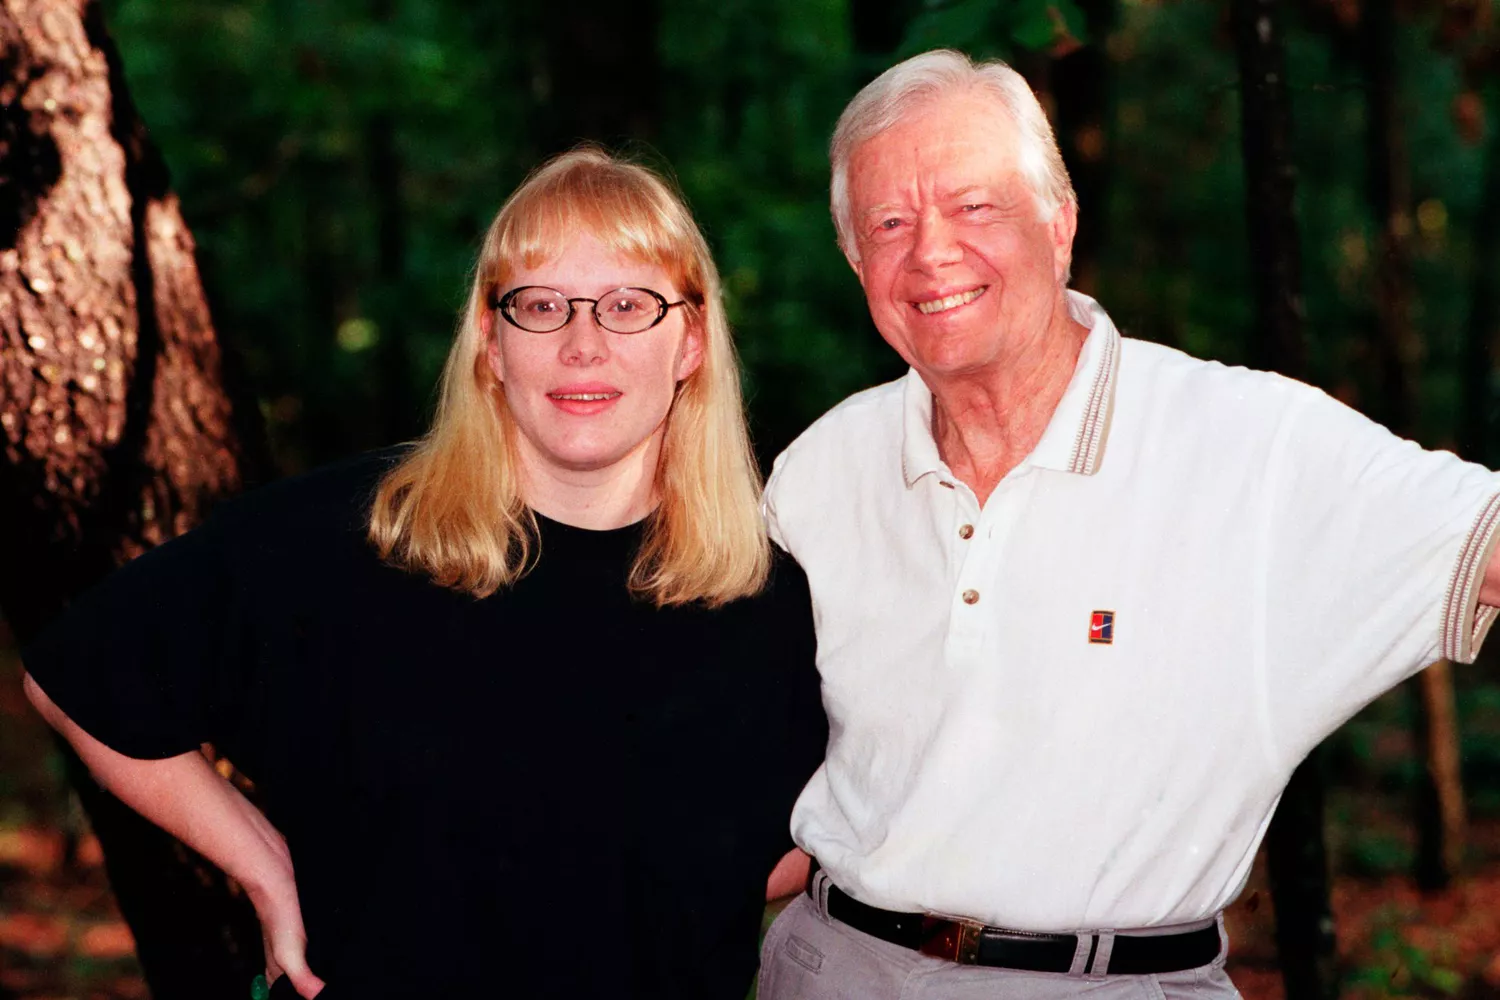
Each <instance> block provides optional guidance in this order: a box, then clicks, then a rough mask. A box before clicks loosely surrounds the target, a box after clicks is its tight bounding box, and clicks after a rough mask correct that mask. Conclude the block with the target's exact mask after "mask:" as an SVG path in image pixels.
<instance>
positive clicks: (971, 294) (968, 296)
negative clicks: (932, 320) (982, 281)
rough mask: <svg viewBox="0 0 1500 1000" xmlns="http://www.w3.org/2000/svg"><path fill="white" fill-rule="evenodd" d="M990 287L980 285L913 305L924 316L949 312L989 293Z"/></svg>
mask: <svg viewBox="0 0 1500 1000" xmlns="http://www.w3.org/2000/svg"><path fill="white" fill-rule="evenodd" d="M989 287H990V286H989V285H980V286H979V287H978V288H971V289H969V290H968V291H966V292H954V293H953V294H952V295H945V296H943V297H942V298H940V299H928V300H927V301H926V302H913V303H912V305H914V306H916V307H917V312H919V313H921V314H922V315H924V316H931V315H933V314H934V313H940V312H947V311H948V310H950V309H957V308H958V307H959V306H966V305H968V304H969V303H970V302H973V301H974V300H975V299H977V298H979V296H981V295H983V294H984V293H985V292H986V291H988V290H989Z"/></svg>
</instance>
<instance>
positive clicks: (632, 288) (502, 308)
mask: <svg viewBox="0 0 1500 1000" xmlns="http://www.w3.org/2000/svg"><path fill="white" fill-rule="evenodd" d="M531 288H543V289H546V290H547V291H549V292H556V293H557V294H558V296H560V297H561V298H562V300H563V301H564V302H566V303H567V304H568V315H567V318H565V319H564V320H563V321H562V322H561V323H559V324H558V325H557V326H555V327H553V328H552V329H550V330H528V329H526V327H524V326H522V325H521V324H520V323H518V322H516V319H515V317H514V316H512V315H511V314H510V310H509V309H507V308H506V307H507V306H509V305H510V304H511V302H513V301H515V298H516V296H517V295H519V294H521V293H522V292H524V291H526V290H528V289H531ZM616 292H645V293H646V294H647V295H649V296H651V297H652V298H653V299H655V300H656V305H657V312H656V319H654V320H652V321H651V323H650V325H649V326H643V327H641V328H640V329H639V330H631V331H629V332H628V333H627V332H625V331H622V330H615V329H612V328H611V327H608V326H605V324H604V319H603V318H602V317H601V316H600V315H599V303H600V302H601V301H602V300H604V299H607V298H609V297H610V296H611V295H613V294H615V293H616ZM575 302H590V303H592V304H593V305H592V308H590V309H589V312H590V313H592V314H593V316H594V322H595V323H596V324H598V326H599V329H601V330H607V331H608V332H610V333H614V334H618V335H619V336H621V337H634V336H635V335H636V334H639V333H645V332H646V331H647V330H654V329H656V328H657V327H658V326H660V325H661V324H662V321H663V320H665V319H666V318H667V314H668V313H670V312H671V311H672V310H673V309H676V308H677V307H678V306H685V305H690V304H691V303H690V302H689V300H687V299H678V300H677V301H676V302H668V301H667V297H666V296H665V295H663V294H662V293H661V292H658V291H657V290H656V289H654V288H641V287H639V286H636V285H621V286H620V287H619V288H612V289H610V290H609V291H607V292H605V293H604V294H603V295H601V296H599V298H597V299H591V298H589V297H588V296H586V295H578V296H574V297H572V298H569V297H568V296H567V295H566V294H564V293H563V291H562V289H560V288H553V287H552V286H551V285H518V286H517V287H515V288H512V289H511V290H510V291H508V292H506V293H505V294H504V295H503V296H502V295H500V291H499V289H494V290H492V291H491V292H490V308H491V309H494V310H496V311H497V312H499V313H500V316H501V317H502V318H503V319H504V320H505V322H507V323H509V324H510V325H511V326H513V327H515V328H516V329H517V330H520V331H522V332H524V333H531V334H535V335H537V336H539V337H540V336H545V335H547V334H549V333H556V332H557V331H558V330H561V329H564V328H565V327H566V326H567V325H568V324H569V323H571V322H573V317H574V315H576V314H577V312H578V310H577V309H575V308H574V307H573V303H575Z"/></svg>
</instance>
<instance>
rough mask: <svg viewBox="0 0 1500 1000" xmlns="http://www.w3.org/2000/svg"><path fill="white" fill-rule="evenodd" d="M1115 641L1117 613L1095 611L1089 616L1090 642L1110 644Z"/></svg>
mask: <svg viewBox="0 0 1500 1000" xmlns="http://www.w3.org/2000/svg"><path fill="white" fill-rule="evenodd" d="M1114 641H1115V613H1114V612H1113V611H1095V612H1094V613H1093V615H1092V616H1091V617H1090V618H1089V642H1097V643H1103V644H1105V645H1108V644H1109V643H1112V642H1114Z"/></svg>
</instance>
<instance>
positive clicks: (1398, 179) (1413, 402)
mask: <svg viewBox="0 0 1500 1000" xmlns="http://www.w3.org/2000/svg"><path fill="white" fill-rule="evenodd" d="M1394 19H1395V12H1394V10H1393V9H1392V5H1391V0H1364V3H1363V4H1362V5H1361V9H1360V44H1359V46H1358V52H1359V61H1360V70H1361V73H1362V74H1363V77H1364V84H1365V109H1366V111H1365V114H1366V121H1365V163H1366V168H1367V169H1368V171H1369V176H1368V197H1369V202H1370V211H1371V213H1372V214H1373V215H1374V217H1375V222H1376V226H1377V227H1378V236H1377V247H1378V252H1377V255H1376V258H1375V337H1374V344H1373V347H1374V354H1375V357H1376V359H1377V364H1378V368H1379V378H1378V384H1379V386H1380V397H1379V400H1378V401H1377V403H1376V406H1373V407H1371V408H1370V409H1371V410H1372V413H1371V415H1372V416H1374V417H1375V418H1376V419H1379V420H1381V421H1382V422H1383V423H1384V424H1385V425H1386V426H1387V427H1389V428H1390V429H1391V430H1392V431H1394V432H1395V433H1397V434H1400V435H1403V436H1406V437H1410V436H1412V435H1413V434H1414V433H1415V431H1416V415H1417V392H1416V377H1415V373H1414V370H1413V369H1414V368H1415V366H1416V364H1417V361H1418V347H1419V345H1418V343H1417V337H1416V333H1415V331H1413V330H1412V326H1411V298H1412V291H1411V253H1410V236H1411V228H1412V213H1411V178H1410V171H1409V169H1408V167H1407V162H1406V144H1405V142H1404V136H1403V134H1402V131H1401V121H1400V112H1399V109H1398V107H1397V82H1398V73H1397V67H1396V37H1395V20H1394ZM1406 690H1407V696H1408V697H1409V698H1410V699H1411V701H1412V703H1413V707H1414V710H1415V714H1416V719H1417V723H1416V731H1417V732H1416V735H1417V741H1416V742H1417V753H1418V755H1419V756H1420V757H1421V759H1422V765H1423V766H1422V770H1421V775H1420V777H1419V778H1418V779H1417V790H1416V796H1415V802H1414V809H1415V812H1416V821H1417V855H1416V861H1415V865H1414V872H1413V874H1414V875H1415V877H1416V879H1417V883H1418V884H1419V885H1420V886H1421V887H1422V888H1424V889H1428V890H1433V889H1441V888H1443V887H1444V886H1446V885H1447V884H1448V883H1449V881H1450V880H1451V879H1452V876H1453V873H1454V871H1455V870H1456V869H1457V867H1458V866H1459V863H1460V861H1461V859H1462V857H1463V849H1464V828H1465V826H1466V819H1465V811H1464V798H1463V784H1462V781H1461V778H1460V775H1459V766H1458V764H1459V761H1458V730H1457V726H1456V718H1455V713H1454V708H1453V677H1452V673H1451V671H1450V670H1449V669H1448V665H1447V664H1445V663H1443V664H1437V665H1435V666H1433V667H1431V668H1429V669H1428V670H1426V671H1423V673H1421V674H1420V675H1418V676H1417V677H1414V678H1412V679H1411V680H1410V681H1408V682H1407V685H1406Z"/></svg>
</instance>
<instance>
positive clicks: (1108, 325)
mask: <svg viewBox="0 0 1500 1000" xmlns="http://www.w3.org/2000/svg"><path fill="white" fill-rule="evenodd" d="M1067 302H1068V313H1069V314H1070V315H1071V316H1072V317H1073V319H1075V320H1076V321H1078V322H1079V323H1081V324H1083V325H1084V326H1086V327H1088V328H1089V335H1088V337H1087V338H1086V339H1085V340H1084V342H1083V350H1081V351H1079V352H1078V364H1077V365H1076V366H1075V367H1074V369H1073V378H1072V379H1071V380H1070V381H1069V382H1068V388H1067V389H1066V391H1064V392H1063V397H1062V399H1061V400H1060V401H1059V402H1058V404H1057V409H1056V410H1054V411H1053V413H1052V419H1051V420H1049V421H1048V422H1047V429H1046V430H1045V431H1044V432H1043V433H1042V439H1041V440H1040V441H1039V442H1037V446H1036V447H1035V448H1034V449H1032V452H1031V454H1030V455H1028V456H1027V457H1026V459H1025V461H1024V462H1023V463H1022V464H1025V465H1034V466H1039V467H1041V468H1044V469H1054V470H1056V471H1058V472H1072V473H1076V474H1079V475H1084V476H1092V475H1093V474H1094V473H1095V472H1097V471H1099V464H1100V463H1101V462H1102V461H1103V460H1104V445H1105V443H1106V442H1107V441H1108V439H1109V427H1110V418H1111V417H1112V416H1113V415H1114V407H1115V382H1116V380H1117V374H1118V372H1119V368H1120V331H1119V330H1117V329H1115V324H1114V323H1113V322H1112V321H1111V320H1110V318H1109V314H1108V313H1106V312H1105V311H1104V309H1103V307H1101V306H1100V305H1099V303H1097V302H1095V301H1094V300H1093V299H1091V298H1089V297H1088V296H1087V295H1084V294H1083V293H1082V292H1074V291H1070V292H1068V294H1067ZM903 403H904V413H903V421H902V422H903V428H902V430H903V439H902V448H901V474H902V477H903V478H904V479H905V480H906V485H907V487H911V486H912V485H914V484H915V483H916V481H917V480H918V479H921V478H922V477H923V476H925V475H927V474H929V473H936V474H938V475H940V476H949V475H951V473H950V472H949V471H948V467H947V465H945V464H944V463H943V460H942V458H941V457H939V455H938V448H937V441H936V440H934V439H933V436H932V392H931V391H930V390H929V389H928V388H927V385H926V383H924V382H923V381H922V378H921V376H920V375H918V374H917V372H916V370H915V369H912V370H910V371H908V372H907V373H906V379H905V386H904V391H903Z"/></svg>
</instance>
